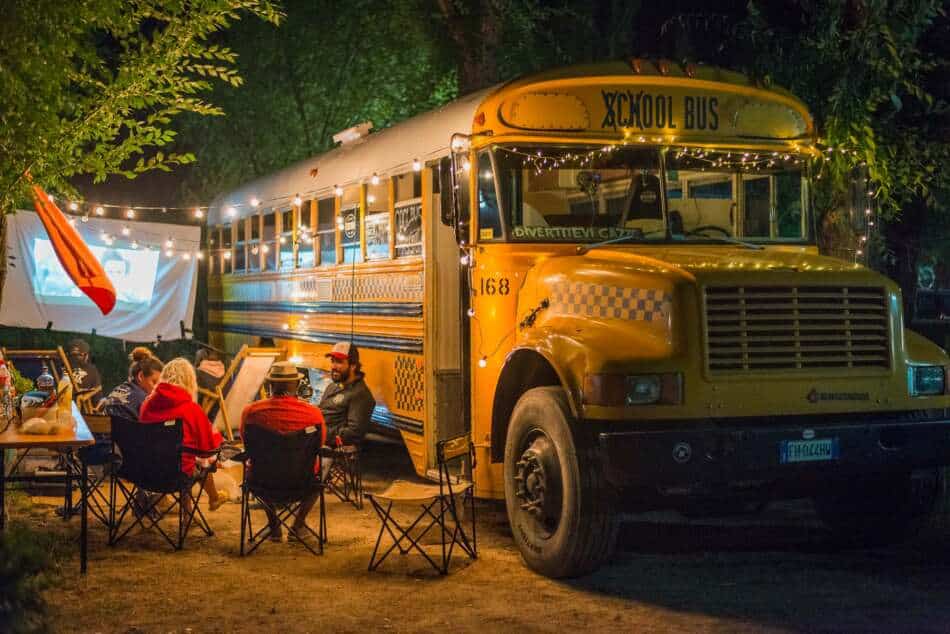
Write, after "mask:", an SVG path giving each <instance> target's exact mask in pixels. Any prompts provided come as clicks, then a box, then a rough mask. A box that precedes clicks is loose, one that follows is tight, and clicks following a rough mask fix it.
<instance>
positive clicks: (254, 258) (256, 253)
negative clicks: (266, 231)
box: [247, 214, 261, 273]
mask: <svg viewBox="0 0 950 634" xmlns="http://www.w3.org/2000/svg"><path fill="white" fill-rule="evenodd" d="M247 220H248V224H249V225H250V227H251V229H250V231H249V232H248V236H249V237H248V241H247V247H248V254H247V272H248V273H257V272H258V271H260V270H261V215H260V214H254V215H253V216H251V217H250V218H248V219H247Z"/></svg>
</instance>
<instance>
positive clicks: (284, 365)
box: [264, 361, 303, 383]
mask: <svg viewBox="0 0 950 634" xmlns="http://www.w3.org/2000/svg"><path fill="white" fill-rule="evenodd" d="M302 378H303V375H302V374H300V373H299V372H297V366H296V365H294V364H293V363H291V362H290V361H278V362H277V363H275V364H274V365H272V366H271V367H270V369H269V370H267V376H266V377H264V379H265V380H266V381H270V382H271V383H274V382H279V381H299V380H300V379H302Z"/></svg>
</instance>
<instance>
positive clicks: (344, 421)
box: [320, 341, 376, 447]
mask: <svg viewBox="0 0 950 634" xmlns="http://www.w3.org/2000/svg"><path fill="white" fill-rule="evenodd" d="M326 356H327V357H329V358H330V378H331V379H332V380H333V383H331V384H330V385H328V386H327V388H326V389H325V390H324V391H323V396H322V397H321V399H320V411H321V412H323V418H324V420H326V422H327V444H329V445H330V446H333V447H336V446H340V445H358V444H360V443H361V442H362V441H363V436H365V435H366V432H367V431H368V430H369V422H370V417H371V416H372V415H373V408H374V407H376V399H374V398H373V394H372V392H370V391H369V388H368V387H366V382H365V381H364V380H363V378H364V377H363V372H362V370H361V369H360V367H361V366H360V352H359V350H358V349H357V348H356V346H355V345H353V344H352V343H350V342H349V341H341V342H339V343H337V344H336V345H335V346H333V349H332V350H331V351H330V352H328V353H327V354H326Z"/></svg>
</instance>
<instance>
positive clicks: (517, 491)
mask: <svg viewBox="0 0 950 634" xmlns="http://www.w3.org/2000/svg"><path fill="white" fill-rule="evenodd" d="M573 422H574V421H573V419H572V416H571V414H570V409H569V407H568V404H567V398H566V396H565V394H564V391H563V390H562V389H561V388H560V387H538V388H534V389H531V390H528V391H527V392H525V393H524V394H523V395H522V396H521V398H520V399H518V403H517V404H516V405H515V409H514V411H513V413H512V415H511V422H510V425H509V426H508V435H507V439H506V443H505V464H504V474H505V475H504V477H505V503H506V506H507V509H508V521H509V523H510V525H511V531H512V534H513V536H514V540H515V543H516V544H517V546H518V549H519V550H520V551H521V556H522V558H523V559H524V561H525V564H527V566H528V567H529V568H530V569H531V570H534V571H535V572H538V573H540V574H542V575H545V576H547V577H552V578H562V577H577V576H580V575H584V574H587V573H590V572H593V571H594V570H596V569H597V568H599V567H600V566H601V564H603V563H604V561H606V560H607V559H609V558H610V556H611V555H612V554H613V549H614V544H615V542H616V537H617V526H618V521H617V514H616V511H615V507H616V504H615V497H614V491H613V489H612V488H611V487H610V486H609V485H608V484H607V482H606V481H605V479H604V475H603V469H602V468H601V462H600V460H599V457H598V453H597V450H596V446H595V443H594V438H593V435H592V434H585V433H584V432H583V430H580V429H578V430H576V431H575V430H574V429H573V428H574V427H576V426H574V425H572V423H573Z"/></svg>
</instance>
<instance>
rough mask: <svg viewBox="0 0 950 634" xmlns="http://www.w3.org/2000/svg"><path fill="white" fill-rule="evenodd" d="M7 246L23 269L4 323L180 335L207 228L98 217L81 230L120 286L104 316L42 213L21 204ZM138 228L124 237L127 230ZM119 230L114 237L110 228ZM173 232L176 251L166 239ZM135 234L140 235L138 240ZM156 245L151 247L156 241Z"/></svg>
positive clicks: (8, 288) (7, 298) (6, 301)
mask: <svg viewBox="0 0 950 634" xmlns="http://www.w3.org/2000/svg"><path fill="white" fill-rule="evenodd" d="M8 222H9V225H8V231H7V236H8V239H7V247H8V250H9V252H10V254H12V255H15V256H16V259H15V260H14V262H16V268H11V269H9V270H8V272H7V281H6V284H5V287H4V289H3V304H2V306H0V324H2V325H5V326H22V327H26V328H45V327H46V326H47V324H48V323H49V322H52V323H53V326H52V327H53V329H55V330H66V331H73V332H90V331H91V330H92V329H95V330H96V332H97V333H98V334H100V335H105V336H110V337H117V338H119V339H126V340H129V341H154V340H155V339H156V338H157V337H161V338H162V339H177V338H179V337H180V336H181V335H180V333H181V329H180V327H179V322H180V321H184V322H185V326H186V327H188V328H190V327H191V322H192V317H193V315H194V302H195V288H196V281H197V271H198V266H197V261H196V258H194V257H191V258H189V259H185V258H184V257H182V252H183V251H186V250H187V251H188V252H189V253H192V254H193V253H194V251H195V250H197V248H198V246H199V240H200V238H201V229H200V227H194V226H182V225H168V224H163V223H150V222H134V223H127V222H122V221H119V220H109V219H104V218H90V219H89V221H88V222H86V223H77V225H76V229H77V230H78V231H79V233H80V235H81V236H82V237H83V240H85V242H86V244H87V245H88V246H89V250H90V251H91V252H92V254H93V255H94V256H95V257H96V259H98V260H99V262H100V263H101V264H102V268H103V269H104V270H105V272H106V276H107V277H108V278H109V279H110V280H111V281H112V285H113V286H114V287H115V291H116V305H115V308H114V309H113V310H112V312H111V313H109V314H108V315H105V316H104V315H103V314H102V313H101V312H100V311H99V309H98V308H96V306H95V305H94V304H93V303H92V301H91V300H90V299H89V298H88V297H86V295H84V294H83V293H82V292H81V291H80V290H79V288H78V287H77V286H76V285H75V284H74V283H73V281H72V280H71V279H69V276H68V275H67V274H66V271H65V270H63V267H62V265H61V264H60V263H59V259H58V258H57V257H56V253H55V252H54V251H53V246H52V243H51V242H50V240H49V237H48V236H47V235H46V230H45V229H44V228H43V224H42V223H41V222H40V220H39V218H38V217H37V215H36V214H35V213H33V212H31V211H18V212H17V213H16V214H14V215H13V216H10V217H9V218H8ZM124 227H128V228H129V229H131V233H130V235H129V236H128V237H126V238H123V237H121V236H122V229H123V228H124ZM104 233H105V234H109V235H111V236H115V238H114V239H113V243H112V244H106V243H105V242H104V241H103V239H102V234H104ZM168 239H171V240H173V241H174V243H175V246H176V249H175V250H174V251H175V253H174V254H173V255H172V256H168V255H166V254H165V253H164V249H163V248H162V245H163V244H164V242H165V241H166V240H168ZM133 240H134V242H133ZM149 245H151V248H149Z"/></svg>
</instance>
